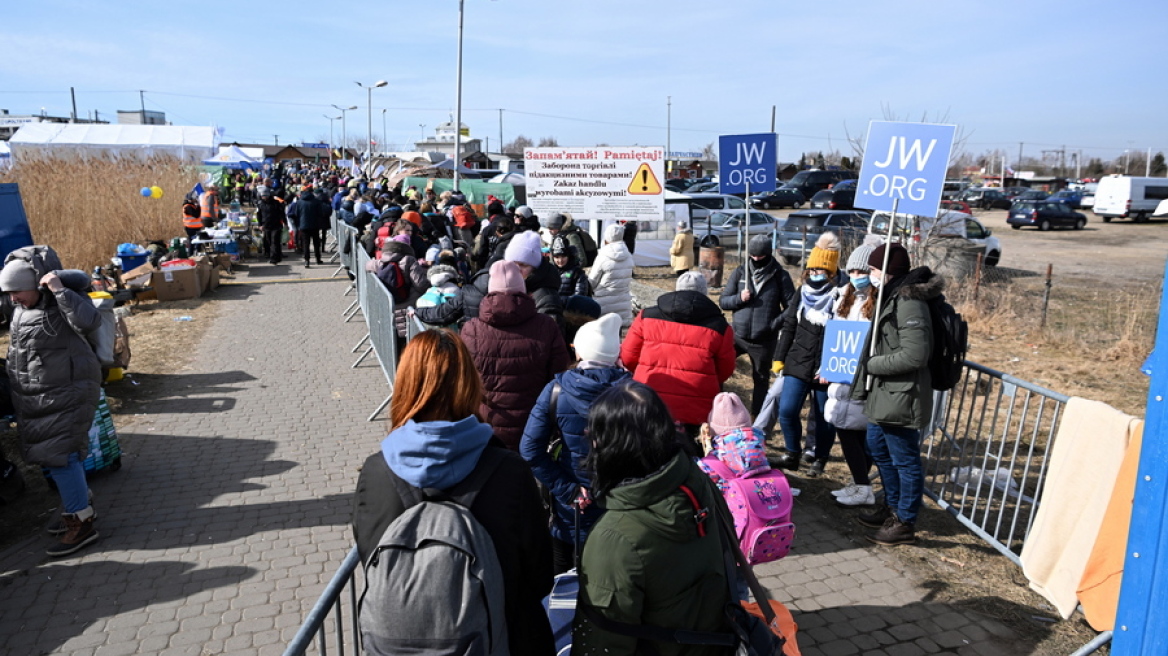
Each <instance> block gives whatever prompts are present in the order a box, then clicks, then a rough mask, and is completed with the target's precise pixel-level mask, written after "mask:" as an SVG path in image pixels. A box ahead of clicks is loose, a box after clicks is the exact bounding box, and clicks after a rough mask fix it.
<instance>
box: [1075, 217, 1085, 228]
mask: <svg viewBox="0 0 1168 656" xmlns="http://www.w3.org/2000/svg"><path fill="white" fill-rule="evenodd" d="M1085 227H1087V219H1077V220H1076V221H1075V230H1082V229H1083V228H1085Z"/></svg>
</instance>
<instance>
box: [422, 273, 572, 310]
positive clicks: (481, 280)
mask: <svg viewBox="0 0 1168 656" xmlns="http://www.w3.org/2000/svg"><path fill="white" fill-rule="evenodd" d="M498 259H502V258H494V259H492V260H491V262H490V263H491V264H494V263H495V261H496V260H498ZM490 282H491V273H490V267H489V266H488V267H487V268H485V269H480V270H479V272H478V273H476V274H475V275H474V277H472V278H471V279H470V282H469V283H468V284H465V285H463V286H462V288H461V291H460V292H459V293H458V295H457V296H455V297H454V298H452V299H450V301H449V302H447V303H443V304H442V305H439V306H436V307H432V308H418V311H417V312H418V318H419V319H421V320H422V321H424V322H425V323H428V324H431V325H435V326H449V325H452V324H456V323H458V324H465V323H466V322H468V321H470V320H471V319H474V318H475V317H477V316H479V304H480V303H482V302H483V297H485V296H486V295H487V291H488V289H490ZM523 282H524V286H525V287H526V288H527V293H528V294H530V295H531V298H532V299H533V300H534V301H535V309H536V311H537V312H539V313H540V314H546V315H548V316H551V317H553V318H554V319H555V321H556V322H557V323H558V322H559V321H560V320H561V315H562V314H563V313H564V304H563V303H562V302H561V300H560V271H559V269H557V268H556V265H554V264H552V263H551V262H549V261H547V260H546V259H545V260H543V262H541V263H540V265H539V267H538V268H537V269H535V271H532V272H531V275H530V276H527V279H526V280H524V281H523Z"/></svg>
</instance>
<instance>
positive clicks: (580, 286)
mask: <svg viewBox="0 0 1168 656" xmlns="http://www.w3.org/2000/svg"><path fill="white" fill-rule="evenodd" d="M556 271H557V272H558V273H559V274H560V299H561V300H562V299H565V298H568V297H569V296H577V295H579V296H591V295H592V287H591V286H590V285H589V283H588V276H587V275H585V273H584V268H583V267H581V266H580V258H579V257H577V251H576V249H575V248H570V249H568V264H567V266H565V267H564V268H562V269H561V268H560V267H556Z"/></svg>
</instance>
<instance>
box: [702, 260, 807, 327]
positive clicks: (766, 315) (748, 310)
mask: <svg viewBox="0 0 1168 656" xmlns="http://www.w3.org/2000/svg"><path fill="white" fill-rule="evenodd" d="M766 266H768V267H771V266H773V267H774V272H773V273H771V275H770V276H769V277H768V278H767V280H766V281H765V282H764V283H763V285H762V287H761V288H758V289H754V285H753V284H750V285H749V286H750V288H751V289H752V294H751V296H752V297H751V299H750V300H749V301H746V302H743V301H742V296H741V294H742V290H743V289H747V286H748V281H747V279H746V278H745V276H746V267H745V265H744V266H740V267H738V268H737V269H735V270H734V272H733V273H731V274H730V280H728V281H727V282H726V286H725V287H724V288H722V297H721V299H720V301H719V305H721V306H722V309H723V310H730V311H731V312H733V313H734V318H733V321H732V322H731V325H733V326H734V334H735V335H736V336H737V337H740V338H742V339H744V340H746V341H748V342H760V343H761V342H769V341H770V340H772V339H775V338H776V337H777V336H778V334H779V320H780V319H781V317H782V315H783V312H784V311H785V310H786V309H787V307H788V306H789V305H790V304H791V303H792V302H793V301H794V298H795V285H794V283H792V282H791V276H790V274H788V273H787V271H786V270H785V269H783V267H781V266H779V263H778V262H776V261H775V259H774V258H773V257H772V258H770V262H769V263H768V264H767V265H766ZM752 268H753V265H752Z"/></svg>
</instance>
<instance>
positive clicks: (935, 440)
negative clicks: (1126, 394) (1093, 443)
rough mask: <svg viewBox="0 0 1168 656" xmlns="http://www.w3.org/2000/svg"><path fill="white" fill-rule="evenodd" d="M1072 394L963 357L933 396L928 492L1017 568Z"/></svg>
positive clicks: (928, 440)
mask: <svg viewBox="0 0 1168 656" xmlns="http://www.w3.org/2000/svg"><path fill="white" fill-rule="evenodd" d="M1069 398H1070V397H1068V396H1066V395H1064V394H1059V393H1058V392H1054V391H1051V390H1049V389H1046V388H1044V387H1041V386H1039V385H1035V384H1034V383H1031V382H1027V381H1025V380H1021V379H1019V378H1015V377H1014V376H1011V375H1009V374H1005V373H1002V372H1000V371H995V370H993V369H990V368H989V367H984V366H982V365H979V364H976V363H973V362H968V361H967V362H966V363H965V372H964V374H963V376H962V378H961V380H960V381H959V382H958V383H957V385H956V386H955V387H954V388H953V389H952V390H950V391H949V392H947V393H945V394H940V393H938V394H937V395H936V397H935V400H936V408H935V411H934V417H935V418H936V421H935V423H934V430H933V431H931V433H930V434H929V435H928V437H927V438H926V441H925V444H924V445H923V451H924V466H925V494H927V495H929V497H930V498H931V499H933V500H934V501H936V502H937V504H938V505H939V506H941V507H942V508H944V509H945V510H947V511H949V512H950V513H952V514H953V515H954V516H955V517H956V518H957V520H958V521H959V522H961V523H962V524H964V525H965V526H966V527H967V528H969V529H970V530H971V531H973V532H974V533H975V534H976V535H978V536H979V537H981V538H982V539H983V540H985V541H986V542H988V543H989V544H990V545H991V546H992V547H994V548H995V549H997V550H998V551H999V552H1001V553H1002V555H1004V556H1006V557H1007V558H1009V559H1010V560H1012V561H1013V562H1014V563H1015V564H1017V565H1019V566H1021V564H1022V563H1021V559H1020V554H1021V553H1022V544H1023V543H1024V542H1025V540H1026V536H1027V534H1028V533H1029V532H1030V527H1031V526H1032V525H1033V523H1034V514H1035V511H1036V510H1037V509H1038V499H1039V497H1040V496H1041V494H1042V486H1043V483H1044V482H1045V479H1046V465H1047V455H1048V454H1049V452H1050V448H1051V446H1052V445H1053V443H1054V439H1055V435H1056V431H1057V430H1058V424H1059V417H1060V416H1061V415H1062V410H1063V406H1064V405H1065V404H1066V402H1067V400H1068V399H1069Z"/></svg>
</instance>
